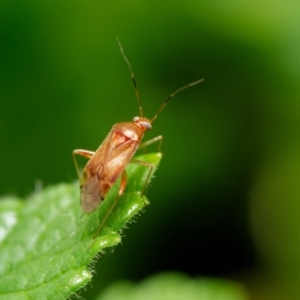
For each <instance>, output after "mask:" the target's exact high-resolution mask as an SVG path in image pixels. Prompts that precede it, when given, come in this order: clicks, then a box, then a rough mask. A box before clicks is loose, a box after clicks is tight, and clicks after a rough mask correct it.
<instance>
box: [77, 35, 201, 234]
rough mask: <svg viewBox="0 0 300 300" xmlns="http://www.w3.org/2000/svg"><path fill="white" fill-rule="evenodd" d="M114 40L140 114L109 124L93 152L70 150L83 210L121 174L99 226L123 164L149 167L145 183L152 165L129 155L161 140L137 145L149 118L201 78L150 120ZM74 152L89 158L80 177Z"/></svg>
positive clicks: (149, 124) (89, 209) (99, 198)
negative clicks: (128, 75)
mask: <svg viewBox="0 0 300 300" xmlns="http://www.w3.org/2000/svg"><path fill="white" fill-rule="evenodd" d="M117 42H118V44H119V47H120V50H121V54H122V56H123V58H124V59H125V62H126V64H127V66H128V68H129V71H130V74H131V77H132V81H133V85H134V90H135V94H136V98H137V102H138V105H139V111H140V116H138V117H134V118H133V121H132V122H123V123H117V124H115V125H113V127H112V129H111V131H110V132H109V134H108V135H107V137H106V138H105V140H104V141H103V142H102V144H101V145H100V146H99V148H98V149H97V150H96V151H95V152H93V151H88V150H82V149H76V150H74V151H73V153H72V154H73V159H74V163H75V167H76V170H77V174H78V177H79V179H80V204H81V208H82V210H83V212H84V213H91V212H93V211H94V210H95V209H96V208H97V207H98V205H99V204H100V203H101V201H102V200H104V199H105V197H106V195H107V194H108V192H109V190H110V189H111V187H112V186H113V185H114V184H115V182H116V181H117V179H118V178H119V177H120V176H121V182H120V187H119V190H118V196H117V198H116V200H115V201H114V203H113V205H112V207H111V209H110V210H109V212H108V213H107V215H106V216H105V218H104V220H102V223H101V225H100V228H101V227H102V224H104V222H105V220H106V219H107V217H108V215H109V214H110V212H111V211H112V209H113V207H114V205H115V204H116V202H117V200H118V199H119V198H120V196H122V194H123V193H124V190H125V187H126V183H127V175H126V166H127V165H128V164H129V163H135V164H139V165H143V166H145V167H147V168H149V173H148V177H147V180H146V183H145V187H146V186H147V183H148V181H149V179H150V176H151V173H152V170H153V165H152V164H150V163H147V162H145V161H140V160H136V159H134V158H133V156H134V154H135V153H136V151H137V150H138V149H139V148H143V147H146V146H148V145H150V144H152V143H154V142H157V141H162V136H158V137H156V138H154V139H151V140H149V141H147V142H145V143H142V144H141V140H142V138H143V136H144V132H145V131H147V130H150V129H151V128H152V123H153V121H154V120H155V119H156V118H157V116H158V115H159V114H160V112H161V111H162V110H163V109H164V107H165V106H166V105H167V103H168V102H169V101H170V100H171V99H172V98H173V97H174V96H175V95H176V94H178V93H179V92H181V91H183V90H185V89H187V88H189V87H192V86H194V85H196V84H198V83H200V82H202V81H203V79H200V80H197V81H195V82H192V83H190V84H188V85H185V86H183V87H181V88H180V89H178V90H176V91H175V92H173V93H172V94H171V95H170V96H169V97H168V98H167V99H166V101H165V102H164V103H163V104H162V105H161V107H160V108H159V110H158V112H157V113H156V114H155V115H154V117H153V118H152V119H147V118H145V117H144V115H143V109H142V105H141V99H140V94H139V91H138V88H137V85H136V81H135V77H134V74H133V70H132V67H131V65H130V63H129V61H128V59H127V57H126V56H125V53H124V50H123V48H122V45H121V43H120V41H119V39H118V38H117ZM75 155H80V156H84V157H86V158H88V159H89V161H88V162H87V164H86V166H85V167H84V169H83V175H82V177H80V175H79V169H78V164H77V161H76V156H75ZM145 187H144V189H143V191H142V194H143V193H144V190H145ZM98 231H99V229H98ZM98 231H97V232H98Z"/></svg>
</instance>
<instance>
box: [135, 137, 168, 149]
mask: <svg viewBox="0 0 300 300" xmlns="http://www.w3.org/2000/svg"><path fill="white" fill-rule="evenodd" d="M162 141H163V136H162V135H159V136H157V137H155V138H153V139H151V140H149V141H146V142H144V143H142V144H140V146H139V149H141V148H145V147H147V146H149V145H151V144H153V143H156V142H159V144H158V149H157V151H158V152H160V148H161V144H162Z"/></svg>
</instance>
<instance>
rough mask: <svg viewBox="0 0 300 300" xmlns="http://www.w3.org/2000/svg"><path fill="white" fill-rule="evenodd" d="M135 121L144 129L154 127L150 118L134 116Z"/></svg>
mask: <svg viewBox="0 0 300 300" xmlns="http://www.w3.org/2000/svg"><path fill="white" fill-rule="evenodd" d="M133 122H134V123H135V124H136V125H138V126H139V127H141V128H142V129H143V130H150V129H151V128H152V125H151V122H150V120H148V119H146V118H141V117H134V118H133Z"/></svg>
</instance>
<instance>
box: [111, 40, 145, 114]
mask: <svg viewBox="0 0 300 300" xmlns="http://www.w3.org/2000/svg"><path fill="white" fill-rule="evenodd" d="M116 39H117V42H118V44H119V47H120V50H121V54H122V56H123V58H124V59H125V62H126V64H127V66H128V69H129V72H130V75H131V78H132V81H133V86H134V91H135V95H136V99H137V102H138V105H139V110H140V117H141V118H142V117H143V108H142V104H141V96H140V93H139V90H138V88H137V85H136V81H135V78H134V74H133V70H132V67H131V65H130V63H129V60H128V58H127V57H126V55H125V53H124V50H123V47H122V45H121V43H120V41H119V38H118V37H117V38H116Z"/></svg>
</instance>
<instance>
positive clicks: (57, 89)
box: [0, 0, 300, 299]
mask: <svg viewBox="0 0 300 300" xmlns="http://www.w3.org/2000/svg"><path fill="white" fill-rule="evenodd" d="M299 12H300V4H299V2H298V1H295V0H294V1H293V0H288V1H285V2H283V1H276V0H275V1H265V2H261V1H251V2H248V3H246V2H244V1H234V0H229V1H218V2H211V1H210V2H209V1H196V0H193V1H184V2H183V1H164V2H158V1H152V2H146V1H126V2H125V1H117V2H113V3H107V2H105V3H104V2H100V1H92V2H91V1H89V2H86V1H75V2H74V1H56V0H52V1H49V0H45V1H32V0H31V1H20V0H16V1H11V0H9V1H8V0H6V1H1V2H0V101H1V102H0V103H1V107H0V146H1V147H0V154H1V168H2V176H1V186H0V193H1V194H16V195H18V196H23V195H28V194H29V193H30V192H31V191H32V190H33V189H34V185H35V182H36V181H38V180H41V181H42V182H43V184H44V185H49V184H52V183H57V182H60V181H68V182H70V181H73V180H74V179H75V178H76V173H75V169H74V166H73V162H72V158H71V155H70V153H71V151H72V150H73V149H75V148H85V149H89V150H93V149H96V148H97V147H98V145H99V144H100V143H101V141H102V140H103V139H104V137H105V136H106V134H107V133H108V131H109V130H110V128H111V126H112V124H114V123H116V122H119V121H128V120H131V119H132V117H133V116H135V115H137V114H138V107H137V104H136V100H135V97H134V92H133V88H132V84H131V81H130V76H129V72H128V69H127V67H126V64H125V62H124V60H123V58H122V56H121V54H120V51H119V49H118V46H117V43H116V40H115V37H116V36H118V37H119V38H120V40H121V42H122V44H123V47H124V50H125V53H126V54H127V56H128V59H129V60H130V62H131V64H132V67H133V69H134V72H135V75H136V80H137V83H138V86H139V89H140V93H141V96H142V101H143V107H144V111H145V115H146V116H149V117H152V116H153V115H154V114H155V112H156V111H157V109H158V107H159V105H160V104H161V103H162V102H163V101H164V100H165V98H166V97H167V96H168V95H169V94H170V93H171V92H172V91H174V90H176V89H177V88H179V87H180V86H182V85H185V84H187V83H189V82H191V81H194V80H196V79H198V78H201V77H204V78H205V82H204V83H203V84H201V85H199V86H197V87H193V88H192V89H190V90H187V91H185V92H183V93H182V94H180V95H177V96H176V98H174V99H173V100H172V102H171V103H170V104H169V105H168V106H167V107H166V108H165V110H164V111H163V112H162V114H161V115H160V116H159V118H158V119H157V120H156V121H155V122H154V123H153V130H152V131H151V132H149V134H147V136H146V137H145V140H146V139H149V138H151V137H154V136H157V135H159V134H162V135H163V136H164V142H163V145H162V150H163V152H164V157H163V160H162V163H161V167H160V169H159V171H158V172H157V175H156V178H155V181H154V182H153V184H151V186H150V188H149V191H148V197H149V199H150V202H151V206H150V207H149V208H148V209H147V212H146V214H145V215H144V216H143V218H141V219H140V220H139V222H138V224H137V225H132V228H131V229H130V230H129V231H128V232H126V239H125V240H124V244H123V245H122V247H118V248H117V249H116V251H115V253H114V255H110V256H109V257H108V258H107V259H106V260H105V263H101V265H100V266H99V267H98V270H97V272H98V277H96V278H95V280H94V282H93V287H94V290H97V288H99V289H101V288H102V287H103V286H104V285H106V284H108V283H111V282H112V281H113V280H115V279H141V278H143V277H145V276H147V275H149V274H152V273H154V272H158V271H161V270H165V269H176V270H181V271H185V272H188V273H191V274H192V275H193V274H195V275H222V276H223V277H230V278H231V277H234V278H235V279H237V280H239V281H241V282H243V283H245V284H246V286H248V288H249V289H250V291H251V292H252V294H253V295H254V297H255V299H268V297H269V299H276V298H275V297H278V299H282V297H281V295H282V294H280V293H283V294H284V295H285V299H287V297H288V296H290V298H291V299H299V297H300V288H299V284H298V281H299V279H300V260H299V258H298V257H299V253H300V242H299V236H300V223H299V221H298V220H299V214H300V207H299V206H300V201H299V200H300V197H299V196H300V185H299V175H300V157H299V153H300V142H299V129H300V118H299V112H300V104H299V99H300V97H299V95H300V91H299V90H300V86H299V80H300V71H299V70H300V58H299V53H300V52H299V51H300V42H299V41H300V30H299V28H300V27H299V25H300V24H299V23H300V16H299V15H300V13H299ZM155 149H156V148H155V146H154V150H155ZM236 186H238V187H241V188H242V189H243V190H244V191H242V190H241V189H238V188H236ZM157 232H159V235H160V239H159V240H157V239H155V241H154V239H153V236H154V235H155V236H156V237H157ZM178 239H180V240H181V241H182V243H181V244H182V247H179V248H178V247H175V246H174V245H177V244H178ZM133 257H134V258H135V261H137V260H138V261H139V263H138V264H136V265H132V263H131V262H132V258H133ZM167 258H168V259H167ZM287 291H289V293H290V295H288V293H287ZM90 292H91V291H90Z"/></svg>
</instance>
